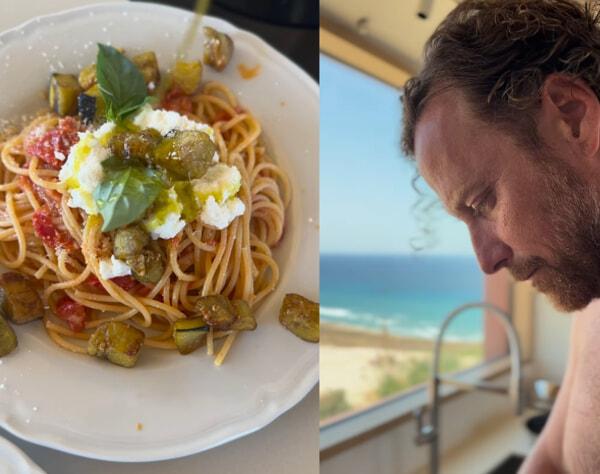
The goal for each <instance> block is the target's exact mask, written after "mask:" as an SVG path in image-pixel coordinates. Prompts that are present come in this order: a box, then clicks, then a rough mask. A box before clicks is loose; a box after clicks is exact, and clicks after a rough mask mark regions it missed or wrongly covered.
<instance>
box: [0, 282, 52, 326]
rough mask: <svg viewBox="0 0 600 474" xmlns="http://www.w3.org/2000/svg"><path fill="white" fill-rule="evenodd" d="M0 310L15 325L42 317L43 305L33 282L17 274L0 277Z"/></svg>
mask: <svg viewBox="0 0 600 474" xmlns="http://www.w3.org/2000/svg"><path fill="white" fill-rule="evenodd" d="M0 309H1V310H2V311H3V312H4V314H5V315H6V316H7V317H8V318H9V319H10V320H11V321H12V322H13V323H16V324H24V323H28V322H29V321H33V320H35V319H40V318H42V317H43V316H44V305H43V303H42V299H41V298H40V295H39V294H38V292H37V291H36V290H35V286H34V284H33V281H32V280H31V279H30V278H29V277H27V276H25V275H23V274H22V273H18V272H6V273H3V274H2V275H0Z"/></svg>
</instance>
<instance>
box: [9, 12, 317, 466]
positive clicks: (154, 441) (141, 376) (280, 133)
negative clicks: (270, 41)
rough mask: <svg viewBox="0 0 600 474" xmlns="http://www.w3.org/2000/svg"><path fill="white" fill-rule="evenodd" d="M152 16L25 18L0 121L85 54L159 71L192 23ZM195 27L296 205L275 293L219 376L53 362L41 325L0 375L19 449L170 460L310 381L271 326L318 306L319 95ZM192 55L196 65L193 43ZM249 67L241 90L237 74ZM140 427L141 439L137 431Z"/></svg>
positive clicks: (235, 428) (250, 420)
mask: <svg viewBox="0 0 600 474" xmlns="http://www.w3.org/2000/svg"><path fill="white" fill-rule="evenodd" d="M191 17H192V15H191V14H190V13H189V12H186V11H183V10H178V9H175V8H171V7H165V6H159V5H155V4H143V3H126V4H105V5H95V6H92V7H86V8H80V9H76V10H70V11H67V12H63V13H59V14H56V15H51V16H46V17H40V18H36V19H34V20H32V21H29V22H27V23H25V24H24V25H22V26H20V27H18V28H16V29H13V30H10V31H7V32H5V33H3V34H1V35H0V90H2V94H0V118H5V119H11V118H15V117H18V116H21V115H22V114H24V113H29V112H32V111H34V110H36V109H37V108H39V107H41V106H43V103H44V102H43V98H42V96H43V94H42V92H43V91H44V90H45V88H46V85H47V82H48V76H49V73H50V71H53V70H61V71H65V72H75V71H76V70H77V69H78V68H80V67H81V66H84V65H86V64H89V63H91V62H93V61H94V58H95V54H96V49H97V48H96V43H97V42H103V43H108V42H111V43H112V44H113V45H116V46H122V47H124V48H126V49H127V50H128V51H129V52H138V51H142V50H149V49H150V50H154V51H155V52H156V53H157V55H158V59H159V63H160V65H161V67H163V68H165V67H167V66H168V65H170V64H172V62H173V59H174V52H175V50H176V48H177V45H178V44H179V41H180V39H181V37H182V35H183V32H184V30H185V28H186V25H187V24H188V22H189V21H190V20H191ZM205 21H206V23H207V24H209V25H211V26H213V27H215V28H217V29H219V30H222V31H225V32H226V33H228V34H229V35H231V36H232V38H233V39H234V42H235V54H234V57H233V61H232V64H230V66H229V67H228V68H227V70H226V72H225V73H221V74H218V73H214V72H212V71H210V70H207V71H206V76H205V77H207V78H213V79H217V80H220V81H223V82H225V83H226V84H228V85H229V86H230V87H231V88H232V89H233V90H234V91H235V92H236V93H237V94H238V96H239V99H240V101H241V103H242V104H243V105H245V106H247V107H249V108H250V109H251V110H252V112H253V113H254V114H255V115H256V116H258V118H259V120H260V121H261V123H262V125H263V130H264V136H265V137H266V139H267V142H268V144H269V147H270V150H271V152H272V155H274V156H275V157H276V160H277V161H278V162H279V163H280V164H281V166H282V167H283V168H284V169H285V170H287V172H288V174H289V175H290V177H291V180H292V185H293V192H294V197H293V201H292V205H291V209H290V211H289V215H288V220H287V227H286V232H285V237H284V239H283V241H282V243H281V245H280V246H279V247H278V248H277V251H276V258H277V260H278V261H279V263H280V267H281V270H282V279H281V282H280V284H279V286H278V288H277V291H276V292H275V293H273V294H272V295H271V296H270V297H269V298H268V299H267V300H266V301H265V302H264V304H263V305H262V306H261V307H260V312H259V315H258V316H259V327H258V329H257V330H256V331H255V333H252V334H244V335H242V336H241V337H239V339H238V340H236V342H235V344H234V346H233V348H232V351H231V352H230V354H229V355H228V358H227V359H226V361H225V364H224V365H223V366H222V367H220V368H217V367H215V366H214V365H213V363H212V360H211V358H209V357H206V356H203V355H201V354H198V353H195V354H192V355H190V356H186V357H182V356H179V355H177V354H172V353H166V352H162V351H155V350H148V351H146V352H145V353H144V354H143V355H142V357H140V361H139V363H138V366H137V367H136V368H135V369H132V370H127V369H122V368H120V367H116V366H113V365H111V364H108V363H103V362H102V361H100V360H96V359H93V358H88V357H84V356H79V355H75V354H71V353H69V352H67V351H64V350H61V349H59V348H57V347H56V346H55V345H54V344H53V343H52V342H51V341H50V340H49V339H48V338H47V336H46V334H45V332H44V330H43V328H42V327H41V324H40V323H33V324H29V325H25V326H21V327H18V328H17V334H18V338H19V347H18V349H17V350H16V351H14V352H13V353H12V354H10V355H9V356H7V357H5V358H3V359H2V360H1V361H0V362H1V364H2V365H0V426H2V427H3V428H5V429H6V430H8V431H10V432H11V433H13V434H15V435H16V436H19V437H21V438H23V439H26V440H28V441H31V442H34V443H38V444H41V445H44V446H49V447H52V448H56V449H60V450H62V451H66V452H69V453H73V454H78V455H82V456H87V457H92V458H96V459H104V460H111V461H130V462H133V461H155V460H161V459H171V458H175V457H179V456H184V455H188V454H192V453H197V452H200V451H202V450H205V449H208V448H211V447H214V446H217V445H219V444H222V443H224V442H227V441H231V440H233V439H235V438H238V437H240V436H242V435H244V434H248V433H250V432H252V431H255V430H257V429H259V428H261V427H263V426H265V425H266V424H268V423H270V422H271V421H273V420H274V419H275V418H276V417H278V416H279V415H281V414H282V413H283V412H285V411H286V410H288V409H289V408H291V407H292V406H294V405H295V404H296V403H297V402H298V401H300V400H301V399H302V398H303V397H304V395H305V394H306V393H307V392H308V391H309V390H310V389H311V388H312V387H313V386H314V385H315V383H316V382H317V380H318V345H315V344H309V343H306V342H303V341H301V340H299V339H297V338H296V337H295V336H293V335H292V334H291V333H289V332H288V331H286V330H285V329H284V328H283V327H282V326H281V325H280V324H279V322H278V320H277V313H278V308H279V305H280V303H281V300H282V298H283V295H284V294H285V293H288V292H297V293H300V294H303V295H305V296H307V297H308V298H311V299H314V300H317V299H318V294H319V293H318V288H319V269H318V248H319V247H318V243H319V232H318V202H319V200H318V199H319V197H318V189H319V187H318V125H319V108H318V105H319V98H318V87H317V85H316V84H315V83H314V81H312V80H311V79H310V78H309V77H308V76H307V75H306V74H305V73H304V72H303V71H302V70H301V69H300V68H298V67H297V66H296V65H294V64H293V63H291V62H290V61H289V60H287V59H286V58H285V57H283V56H282V55H281V54H279V53H277V52H276V51H275V50H274V49H273V48H271V47H270V46H268V45H267V44H266V43H265V42H263V41H262V40H261V39H259V38H258V37H256V36H254V35H252V34H250V33H247V32H244V31H241V30H239V29H237V28H235V27H234V26H232V25H231V24H229V23H227V22H224V21H222V20H219V19H215V18H210V17H209V18H206V20H205ZM194 51H196V52H197V55H198V56H200V54H201V38H198V39H197V40H196V44H195V46H194ZM239 63H244V64H245V65H247V66H254V65H256V64H260V66H261V73H260V75H259V76H258V77H256V78H254V79H252V80H243V79H241V77H240V76H239V74H238V72H237V68H236V66H237V64H239ZM137 423H141V424H142V425H143V429H142V430H141V431H138V430H136V424H137Z"/></svg>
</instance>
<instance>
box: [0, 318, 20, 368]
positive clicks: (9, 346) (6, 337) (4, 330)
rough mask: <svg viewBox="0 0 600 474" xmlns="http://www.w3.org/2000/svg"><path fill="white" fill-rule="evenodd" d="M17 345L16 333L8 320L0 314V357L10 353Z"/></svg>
mask: <svg viewBox="0 0 600 474" xmlns="http://www.w3.org/2000/svg"><path fill="white" fill-rule="evenodd" d="M16 347H17V335H16V334H15V331H13V328H11V327H10V324H8V321H7V320H6V319H4V316H3V315H2V314H0V357H4V356H5V355H7V354H10V353H11V352H12V351H14V350H15V348H16Z"/></svg>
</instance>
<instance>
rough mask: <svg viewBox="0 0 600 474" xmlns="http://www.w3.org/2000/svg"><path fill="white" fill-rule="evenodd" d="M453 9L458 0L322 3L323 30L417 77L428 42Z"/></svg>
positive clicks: (324, 0) (323, 0) (328, 0)
mask: <svg viewBox="0 0 600 474" xmlns="http://www.w3.org/2000/svg"><path fill="white" fill-rule="evenodd" d="M454 7H456V0H372V1H364V0H321V26H322V27H323V28H324V29H325V30H327V31H328V32H331V33H333V34H335V35H337V36H338V37H341V38H343V39H344V40H347V41H349V42H351V43H353V44H354V45H356V46H358V47H360V48H361V49H363V50H366V51H368V52H369V53H371V54H374V55H376V56H378V57H379V58H381V59H383V60H385V61H386V62H388V63H391V64H392V65H394V66H397V67H399V68H401V69H403V70H404V71H406V72H407V73H409V74H414V73H416V72H417V71H418V70H419V68H420V64H421V53H422V50H423V46H424V44H425V41H426V40H427V38H429V36H430V35H431V33H433V30H434V29H435V28H436V26H437V25H438V24H439V23H440V22H441V21H442V19H443V18H444V17H445V16H446V15H447V14H448V13H449V12H450V11H451V10H452V9H453V8H454ZM420 11H423V13H425V14H426V16H427V18H425V19H423V18H420V17H419V16H418V13H419V12H420ZM328 52H329V51H328Z"/></svg>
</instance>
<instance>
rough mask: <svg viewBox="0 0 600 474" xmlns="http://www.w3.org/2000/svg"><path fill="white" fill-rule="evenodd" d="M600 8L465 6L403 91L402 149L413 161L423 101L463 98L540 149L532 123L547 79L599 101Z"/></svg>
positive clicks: (495, 2)
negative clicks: (567, 81) (580, 85)
mask: <svg viewBox="0 0 600 474" xmlns="http://www.w3.org/2000/svg"><path fill="white" fill-rule="evenodd" d="M599 18H600V11H599V2H597V1H593V2H589V3H586V4H582V3H579V2H576V1H574V0H465V1H464V2H462V3H460V4H459V5H458V6H457V7H456V8H455V9H454V10H453V11H452V12H451V13H450V14H449V15H448V16H447V17H446V19H445V20H444V21H443V22H442V23H441V24H440V25H439V26H438V28H437V29H436V30H435V32H434V33H433V35H432V36H431V37H430V38H429V40H428V41H427V43H426V45H425V61H424V67H423V69H422V70H421V72H420V73H419V75H418V76H416V77H413V78H411V79H409V80H408V81H407V83H406V85H405V87H404V93H403V95H402V102H403V108H404V114H403V122H404V124H403V125H404V126H403V137H402V148H403V151H404V153H405V154H406V155H407V156H413V155H414V146H415V143H414V133H415V126H416V124H417V121H418V120H419V117H420V115H421V113H422V111H423V109H424V107H425V105H426V103H427V101H428V100H429V99H430V98H431V97H432V96H434V95H435V94H438V93H440V92H442V91H445V90H448V89H456V90H459V91H461V92H462V93H463V94H464V95H465V97H466V100H467V101H468V103H469V105H470V106H471V108H472V110H473V112H474V113H475V116H476V117H477V118H479V119H480V120H482V121H484V122H487V123H494V124H495V125H497V126H498V127H500V128H502V129H504V130H506V131H508V132H511V133H512V134H513V136H514V137H515V138H516V139H517V140H518V142H519V143H521V144H523V145H525V146H528V147H532V146H533V147H535V146H538V145H539V144H540V143H539V138H538V134H537V129H536V115H537V111H538V110H539V107H540V91H541V88H542V85H543V83H544V80H545V79H546V77H547V76H548V75H549V74H552V73H563V74H566V75H569V76H571V77H573V78H580V79H582V80H584V81H585V82H586V83H587V84H588V86H589V87H590V88H591V89H592V90H593V91H594V92H595V93H596V95H597V96H598V97H600V29H599V25H598V23H599Z"/></svg>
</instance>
